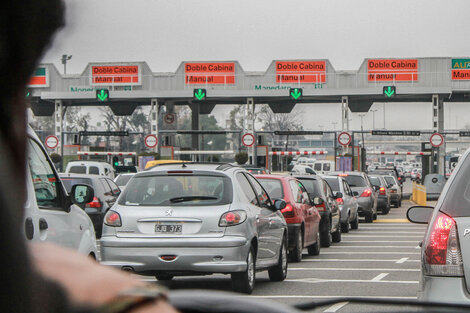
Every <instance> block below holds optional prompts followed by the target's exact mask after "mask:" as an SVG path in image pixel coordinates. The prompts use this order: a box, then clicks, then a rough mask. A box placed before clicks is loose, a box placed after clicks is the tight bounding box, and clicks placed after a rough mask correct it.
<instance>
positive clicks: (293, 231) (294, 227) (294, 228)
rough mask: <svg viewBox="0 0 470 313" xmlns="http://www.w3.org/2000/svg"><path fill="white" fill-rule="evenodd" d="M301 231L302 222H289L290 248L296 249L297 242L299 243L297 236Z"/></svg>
mask: <svg viewBox="0 0 470 313" xmlns="http://www.w3.org/2000/svg"><path fill="white" fill-rule="evenodd" d="M300 231H301V228H300V224H287V236H288V237H287V238H288V240H287V242H288V247H289V250H292V249H294V247H295V244H296V243H297V240H296V238H297V236H298V234H299V232H300Z"/></svg>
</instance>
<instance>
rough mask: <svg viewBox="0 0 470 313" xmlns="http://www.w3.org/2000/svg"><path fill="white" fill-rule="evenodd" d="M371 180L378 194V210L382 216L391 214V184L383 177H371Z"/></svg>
mask: <svg viewBox="0 0 470 313" xmlns="http://www.w3.org/2000/svg"><path fill="white" fill-rule="evenodd" d="M369 180H370V182H371V183H372V187H373V188H374V190H375V192H376V193H377V210H380V211H382V214H388V212H390V192H389V184H387V182H386V181H385V179H384V178H383V176H381V175H369Z"/></svg>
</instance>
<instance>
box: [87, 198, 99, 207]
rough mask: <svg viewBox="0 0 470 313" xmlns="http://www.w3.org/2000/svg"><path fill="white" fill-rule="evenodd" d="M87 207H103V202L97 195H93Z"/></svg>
mask: <svg viewBox="0 0 470 313" xmlns="http://www.w3.org/2000/svg"><path fill="white" fill-rule="evenodd" d="M85 208H101V202H100V200H99V199H98V198H97V197H93V200H92V201H91V202H88V203H87V204H85Z"/></svg>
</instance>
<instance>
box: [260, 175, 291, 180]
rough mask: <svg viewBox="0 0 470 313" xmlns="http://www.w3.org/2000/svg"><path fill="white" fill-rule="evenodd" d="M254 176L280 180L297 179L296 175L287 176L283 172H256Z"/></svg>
mask: <svg viewBox="0 0 470 313" xmlns="http://www.w3.org/2000/svg"><path fill="white" fill-rule="evenodd" d="M253 176H255V177H256V178H260V179H278V180H283V179H287V180H288V179H296V178H295V177H294V176H286V175H281V174H255V175H253Z"/></svg>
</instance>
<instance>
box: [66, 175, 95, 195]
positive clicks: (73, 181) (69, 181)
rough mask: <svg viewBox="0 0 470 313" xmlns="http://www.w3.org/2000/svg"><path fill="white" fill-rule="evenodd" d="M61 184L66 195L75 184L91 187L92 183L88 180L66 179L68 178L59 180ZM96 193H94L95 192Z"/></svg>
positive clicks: (80, 178)
mask: <svg viewBox="0 0 470 313" xmlns="http://www.w3.org/2000/svg"><path fill="white" fill-rule="evenodd" d="M61 180H62V183H63V184H64V187H65V189H66V190H67V192H68V193H70V191H71V190H72V187H73V186H74V185H77V184H81V185H83V184H85V185H89V186H92V187H93V182H92V180H91V179H90V178H84V177H83V178H82V177H79V178H73V177H68V178H65V177H64V178H61ZM95 192H96V191H95Z"/></svg>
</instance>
